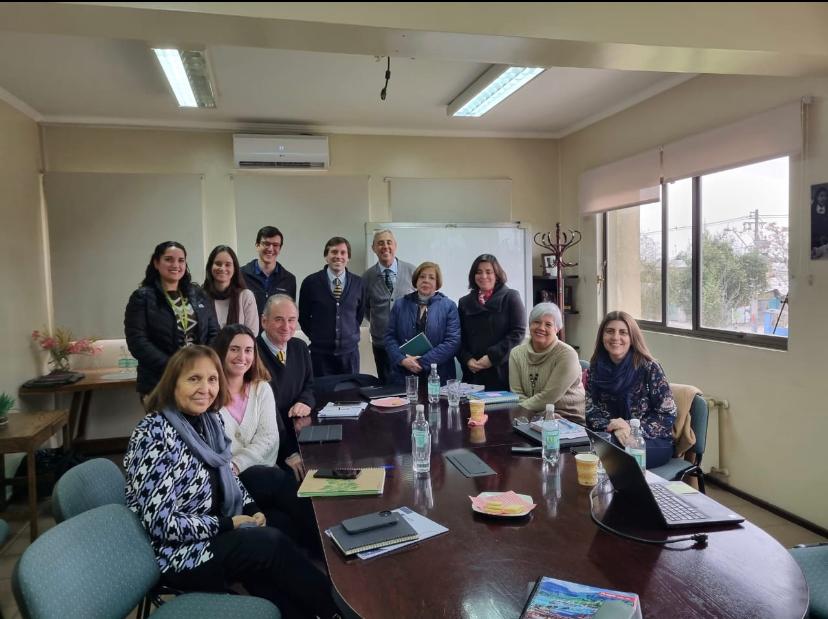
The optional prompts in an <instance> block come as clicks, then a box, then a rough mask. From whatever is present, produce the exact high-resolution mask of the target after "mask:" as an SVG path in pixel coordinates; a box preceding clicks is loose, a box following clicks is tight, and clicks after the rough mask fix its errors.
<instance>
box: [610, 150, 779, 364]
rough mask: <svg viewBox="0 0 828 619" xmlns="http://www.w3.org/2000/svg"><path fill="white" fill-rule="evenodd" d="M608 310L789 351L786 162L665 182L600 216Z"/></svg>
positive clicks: (646, 322) (685, 331) (659, 325)
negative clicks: (646, 197)
mask: <svg viewBox="0 0 828 619" xmlns="http://www.w3.org/2000/svg"><path fill="white" fill-rule="evenodd" d="M604 217H605V221H604V226H603V228H604V235H605V238H604V245H605V248H606V253H605V256H606V269H607V273H606V280H605V281H606V294H605V299H606V301H607V309H608V310H625V311H627V312H629V313H630V314H632V315H633V316H635V317H636V319H638V320H639V323H640V324H641V326H642V328H644V329H648V330H652V331H663V332H669V333H679V334H682V335H691V336H697V337H702V338H707V339H714V340H722V341H732V342H739V343H745V344H753V345H758V346H765V347H768V348H778V349H786V348H787V335H788V277H789V275H788V273H789V272H788V255H789V251H788V242H789V241H788V236H789V235H788V219H789V158H788V157H781V158H777V159H770V160H766V161H761V162H758V163H753V164H750V165H744V166H739V167H734V168H730V169H727V170H722V171H718V172H713V173H710V174H702V175H699V176H694V177H692V178H685V179H679V180H676V181H673V182H668V183H664V184H662V186H661V200H660V201H659V202H656V203H652V204H644V205H640V206H634V207H629V208H624V209H619V210H615V211H609V212H607V213H605V214H604Z"/></svg>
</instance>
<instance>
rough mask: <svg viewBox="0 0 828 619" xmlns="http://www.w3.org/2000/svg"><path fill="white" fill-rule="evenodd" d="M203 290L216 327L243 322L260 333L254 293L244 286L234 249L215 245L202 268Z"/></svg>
mask: <svg viewBox="0 0 828 619" xmlns="http://www.w3.org/2000/svg"><path fill="white" fill-rule="evenodd" d="M204 273H205V275H204V293H205V294H206V295H207V298H209V299H210V300H211V301H212V303H213V309H214V311H215V313H216V319H217V320H218V324H219V328H221V327H224V326H225V325H234V324H243V325H245V326H246V327H247V328H248V329H250V330H251V331H252V332H253V337H256V336H257V335H258V334H259V312H258V310H257V309H256V297H255V296H253V293H252V292H251V291H250V290H248V289H247V285H246V284H245V281H244V278H243V277H242V275H241V269H240V268H239V259H238V257H237V256H236V252H234V251H233V248H232V247H229V246H228V245H216V246H215V247H214V248H213V251H211V252H210V256H209V257H208V258H207V266H206V267H205V269H204Z"/></svg>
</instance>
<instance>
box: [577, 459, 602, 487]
mask: <svg viewBox="0 0 828 619" xmlns="http://www.w3.org/2000/svg"><path fill="white" fill-rule="evenodd" d="M575 464H576V466H577V467H578V483H579V484H581V485H582V486H594V485H595V484H597V483H598V456H596V455H595V454H576V455H575Z"/></svg>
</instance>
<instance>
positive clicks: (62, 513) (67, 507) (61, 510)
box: [52, 458, 126, 523]
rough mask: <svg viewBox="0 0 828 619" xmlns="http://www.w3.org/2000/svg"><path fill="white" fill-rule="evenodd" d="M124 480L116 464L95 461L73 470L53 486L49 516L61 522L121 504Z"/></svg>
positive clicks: (99, 460) (108, 461)
mask: <svg viewBox="0 0 828 619" xmlns="http://www.w3.org/2000/svg"><path fill="white" fill-rule="evenodd" d="M125 485H126V479H125V478H124V474H123V473H122V472H121V469H119V468H118V465H117V464H115V463H114V462H112V461H111V460H107V459H106V458H95V459H94V460H88V461H86V462H84V463H83V464H79V465H78V466H75V467H72V468H71V469H69V470H68V471H66V473H64V474H63V476H62V477H61V478H60V479H59V480H58V482H57V484H55V489H54V491H53V492H52V515H53V516H54V517H55V521H56V522H58V523H60V522H63V521H64V520H68V519H69V518H73V517H75V516H77V515H78V514H81V513H83V512H85V511H87V510H90V509H93V508H95V507H100V506H101V505H108V504H110V503H117V504H119V505H123V504H124V502H125V498H124V487H125Z"/></svg>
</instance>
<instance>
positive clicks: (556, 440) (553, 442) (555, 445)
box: [541, 404, 561, 464]
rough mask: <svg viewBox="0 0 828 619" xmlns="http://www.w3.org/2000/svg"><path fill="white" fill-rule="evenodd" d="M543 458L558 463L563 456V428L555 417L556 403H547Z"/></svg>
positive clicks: (544, 418)
mask: <svg viewBox="0 0 828 619" xmlns="http://www.w3.org/2000/svg"><path fill="white" fill-rule="evenodd" d="M541 440H542V441H543V454H542V455H543V459H544V461H546V462H549V463H550V464H557V463H558V458H560V456H561V430H560V428H559V427H558V420H557V419H555V405H554V404H547V405H546V413H545V414H544V416H543V432H542V433H541Z"/></svg>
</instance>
